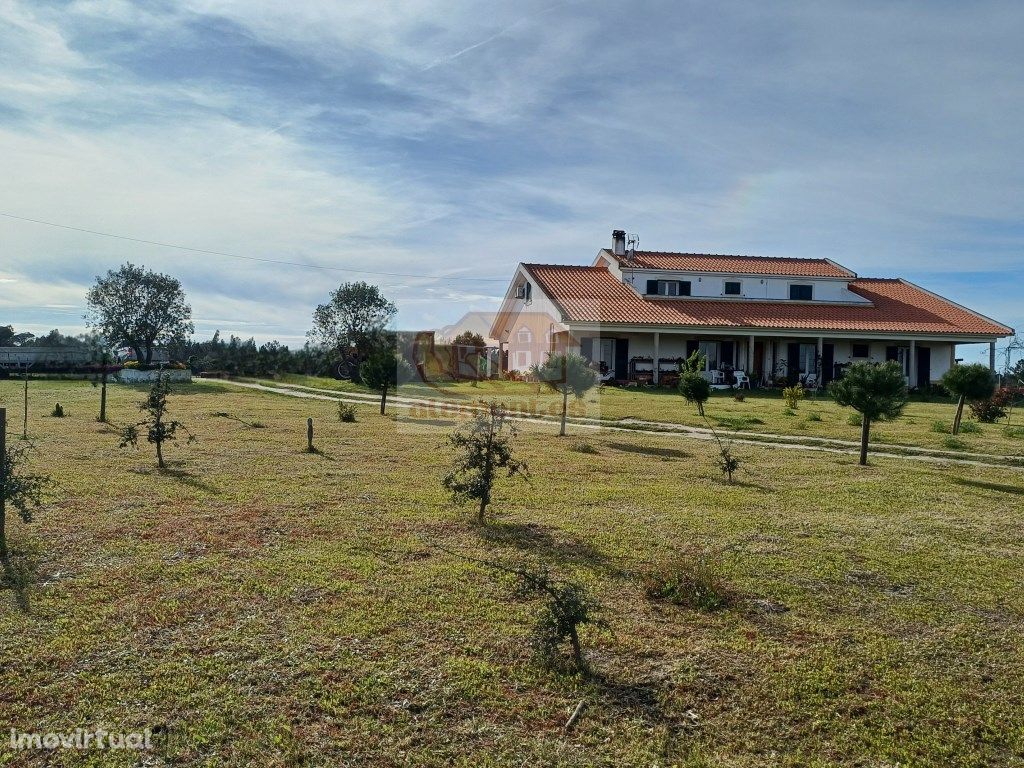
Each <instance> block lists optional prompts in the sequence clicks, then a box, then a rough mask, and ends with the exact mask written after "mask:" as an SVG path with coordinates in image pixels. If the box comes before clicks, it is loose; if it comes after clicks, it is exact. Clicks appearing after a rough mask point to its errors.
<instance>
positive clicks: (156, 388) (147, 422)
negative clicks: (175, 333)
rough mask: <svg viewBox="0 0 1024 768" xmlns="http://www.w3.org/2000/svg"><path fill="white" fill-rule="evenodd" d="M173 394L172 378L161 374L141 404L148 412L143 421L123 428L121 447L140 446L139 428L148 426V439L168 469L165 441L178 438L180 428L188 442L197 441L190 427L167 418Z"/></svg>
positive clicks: (158, 463)
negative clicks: (169, 400)
mask: <svg viewBox="0 0 1024 768" xmlns="http://www.w3.org/2000/svg"><path fill="white" fill-rule="evenodd" d="M170 394H171V380H170V377H169V376H167V375H166V374H163V375H161V376H160V377H159V378H157V380H156V381H154V382H153V386H152V387H151V388H150V390H149V396H148V397H147V398H146V399H145V400H143V401H142V403H140V404H139V410H140V411H142V412H143V413H145V414H146V416H145V418H143V419H142V420H141V421H139V422H137V423H135V424H131V425H129V426H127V427H125V428H124V429H123V430H121V447H122V448H127V447H128V446H129V445H130V446H132V447H133V448H138V447H139V428H140V427H145V428H146V440H147V442H150V443H152V444H153V445H155V446H156V462H157V466H158V467H160V469H166V464H164V452H163V447H164V443H166V442H168V441H169V440H175V439H177V431H178V430H179V429H180V430H181V431H182V432H184V433H185V434H187V435H188V442H190V443H192V442H194V441H195V439H196V438H195V435H193V434H192V433H191V432H189V430H188V427H186V426H185V425H184V424H182V423H181V422H180V421H177V420H174V419H172V420H170V421H168V419H167V398H168V396H169V395H170Z"/></svg>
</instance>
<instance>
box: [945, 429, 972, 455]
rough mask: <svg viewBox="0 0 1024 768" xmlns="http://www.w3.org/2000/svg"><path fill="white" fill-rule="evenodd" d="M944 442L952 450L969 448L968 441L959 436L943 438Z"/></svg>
mask: <svg viewBox="0 0 1024 768" xmlns="http://www.w3.org/2000/svg"><path fill="white" fill-rule="evenodd" d="M961 426H962V425H961ZM942 444H943V445H944V446H945V447H946V448H949V449H950V450H951V451H963V450H965V449H966V448H967V443H965V442H964V441H963V440H960V439H959V438H956V437H953V436H952V435H950V436H949V437H947V438H946V439H945V440H943V441H942Z"/></svg>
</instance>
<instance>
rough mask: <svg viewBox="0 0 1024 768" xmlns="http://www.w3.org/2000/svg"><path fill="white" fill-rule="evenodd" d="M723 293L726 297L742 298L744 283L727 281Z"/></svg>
mask: <svg viewBox="0 0 1024 768" xmlns="http://www.w3.org/2000/svg"><path fill="white" fill-rule="evenodd" d="M722 293H723V294H724V295H726V296H740V295H742V294H743V283H741V282H740V281H739V280H726V281H725V285H724V286H723V287H722Z"/></svg>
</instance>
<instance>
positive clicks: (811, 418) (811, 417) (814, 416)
mask: <svg viewBox="0 0 1024 768" xmlns="http://www.w3.org/2000/svg"><path fill="white" fill-rule="evenodd" d="M807 420H808V421H821V414H820V413H812V414H809V415H808V416H807Z"/></svg>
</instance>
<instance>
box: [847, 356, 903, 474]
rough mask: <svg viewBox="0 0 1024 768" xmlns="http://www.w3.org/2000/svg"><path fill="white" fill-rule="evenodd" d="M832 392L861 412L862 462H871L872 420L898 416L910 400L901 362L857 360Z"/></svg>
mask: <svg viewBox="0 0 1024 768" xmlns="http://www.w3.org/2000/svg"><path fill="white" fill-rule="evenodd" d="M829 392H830V393H831V395H832V397H833V398H834V399H835V401H836V402H837V403H839V405H845V406H849V407H850V408H853V409H854V410H855V411H857V412H858V413H860V415H861V430H860V463H861V464H862V465H864V464H867V463H868V437H869V435H870V432H871V422H872V421H879V420H881V419H895V418H897V417H899V415H900V414H901V413H903V407H904V406H905V405H906V404H907V382H906V380H905V379H904V378H903V369H902V368H900V365H899V363H897V362H895V361H892V360H890V361H889V362H887V363H882V364H880V365H879V364H875V363H854V364H853V365H851V366H850V367H849V368H847V369H846V373H845V374H844V375H843V377H842V378H841V379H838V380H837V381H834V382H832V384H831V386H830V387H829Z"/></svg>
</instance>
